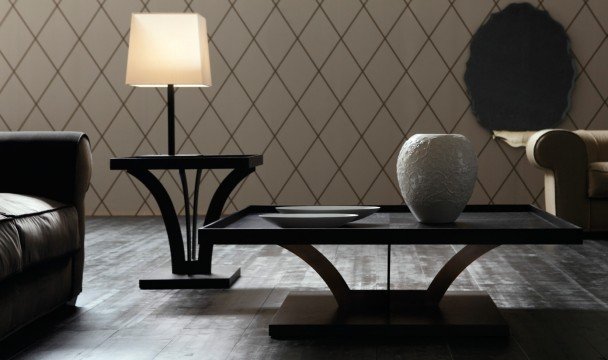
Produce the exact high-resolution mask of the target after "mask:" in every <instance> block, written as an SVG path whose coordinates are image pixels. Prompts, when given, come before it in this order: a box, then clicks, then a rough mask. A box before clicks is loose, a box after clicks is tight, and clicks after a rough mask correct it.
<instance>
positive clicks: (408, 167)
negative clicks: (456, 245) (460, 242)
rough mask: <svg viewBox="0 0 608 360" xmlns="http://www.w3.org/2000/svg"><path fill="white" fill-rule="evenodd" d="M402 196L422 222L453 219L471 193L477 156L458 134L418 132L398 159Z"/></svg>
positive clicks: (469, 144)
mask: <svg viewBox="0 0 608 360" xmlns="http://www.w3.org/2000/svg"><path fill="white" fill-rule="evenodd" d="M397 176H398V179H399V187H400V188H401V195H403V199H404V200H405V203H406V204H407V206H408V207H409V208H410V210H411V212H412V213H413V214H414V216H415V217H416V219H418V221H420V222H421V223H430V224H437V223H451V222H454V221H456V219H457V218H458V216H459V215H460V213H461V212H462V210H464V207H465V206H466V204H467V202H468V201H469V199H470V198H471V194H472V193H473V187H474V186H475V179H476V178H477V157H476V156H475V150H474V149H473V145H472V144H471V142H470V141H469V140H468V139H467V138H466V137H464V136H462V135H459V134H417V135H414V136H412V137H410V138H409V139H408V140H407V141H406V142H405V144H403V147H402V148H401V152H400V153H399V158H398V159H397Z"/></svg>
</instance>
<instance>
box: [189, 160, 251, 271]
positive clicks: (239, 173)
mask: <svg viewBox="0 0 608 360" xmlns="http://www.w3.org/2000/svg"><path fill="white" fill-rule="evenodd" d="M254 170H255V168H240V169H234V170H232V171H231V172H230V174H228V175H227V176H226V177H225V178H224V180H222V182H221V183H220V185H219V186H218V188H217V190H216V191H215V193H214V194H213V197H212V198H211V202H210V203H209V207H208V208H207V215H206V216H205V225H207V224H210V223H212V222H214V221H217V220H219V218H220V217H221V216H222V210H224V206H225V205H226V200H228V196H230V194H231V193H232V191H233V190H234V188H236V186H237V185H238V184H239V183H240V182H241V181H243V179H245V178H246V177H247V176H248V175H249V174H251V173H252V172H253V171H254ZM212 257H213V244H209V243H205V242H204V239H199V248H198V261H199V263H200V265H201V267H202V269H203V272H204V273H207V274H210V273H211V259H212Z"/></svg>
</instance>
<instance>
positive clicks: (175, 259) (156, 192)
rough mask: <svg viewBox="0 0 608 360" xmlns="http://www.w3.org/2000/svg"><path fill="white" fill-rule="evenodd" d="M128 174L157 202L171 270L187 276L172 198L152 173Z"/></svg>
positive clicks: (142, 171)
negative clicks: (165, 235)
mask: <svg viewBox="0 0 608 360" xmlns="http://www.w3.org/2000/svg"><path fill="white" fill-rule="evenodd" d="M127 172H128V173H129V174H131V175H132V176H133V177H135V178H136V179H137V180H139V181H140V182H141V183H142V184H144V185H145V186H146V188H148V190H150V193H151V194H152V196H153V197H154V200H156V203H157V204H158V207H159V209H160V212H161V215H162V217H163V221H164V223H165V229H166V230H167V237H168V238H169V250H170V252H171V270H172V271H173V273H174V274H185V273H186V271H185V270H186V269H184V267H185V257H184V243H183V240H182V231H181V228H180V225H179V220H178V218H177V214H176V213H175V208H174V207H173V202H172V201H171V197H170V196H169V194H168V193H167V190H165V188H164V187H163V185H162V184H161V182H160V181H159V180H158V179H157V178H156V177H155V176H154V175H153V174H152V173H151V172H150V171H148V170H144V169H131V170H128V171H127Z"/></svg>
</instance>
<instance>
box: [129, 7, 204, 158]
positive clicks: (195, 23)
mask: <svg viewBox="0 0 608 360" xmlns="http://www.w3.org/2000/svg"><path fill="white" fill-rule="evenodd" d="M126 83H127V85H131V86H137V87H166V88H167V120H168V139H169V141H168V142H169V144H168V145H169V155H175V96H174V91H175V89H174V88H175V87H207V86H211V67H210V64H209V46H208V43H207V24H206V21H205V18H204V17H202V16H201V15H199V14H195V13H179V14H166V13H145V14H133V15H132V16H131V33H130V35H129V55H128V60H127V76H126Z"/></svg>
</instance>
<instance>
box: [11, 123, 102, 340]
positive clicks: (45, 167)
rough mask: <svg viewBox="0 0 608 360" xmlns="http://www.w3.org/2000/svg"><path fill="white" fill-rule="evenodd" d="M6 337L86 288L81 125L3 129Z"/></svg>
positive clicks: (85, 145) (85, 154)
mask: <svg viewBox="0 0 608 360" xmlns="http://www.w3.org/2000/svg"><path fill="white" fill-rule="evenodd" d="M0 156H1V158H0V164H1V165H0V339H2V338H5V337H6V336H8V335H9V334H11V333H13V332H14V331H16V330H18V329H19V328H21V327H23V326H24V325H27V324H28V323H30V322H32V321H33V320H35V319H37V318H39V317H41V316H43V315H45V314H47V313H49V312H51V311H52V310H54V309H56V308H58V307H60V306H62V305H64V304H67V303H70V302H75V299H76V297H77V296H78V294H79V293H80V292H81V290H82V271H83V265H84V220H85V217H84V196H85V193H86V191H87V189H88V187H89V180H90V178H91V150H90V145H89V140H88V138H87V136H86V135H85V134H82V133H76V132H0Z"/></svg>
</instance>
